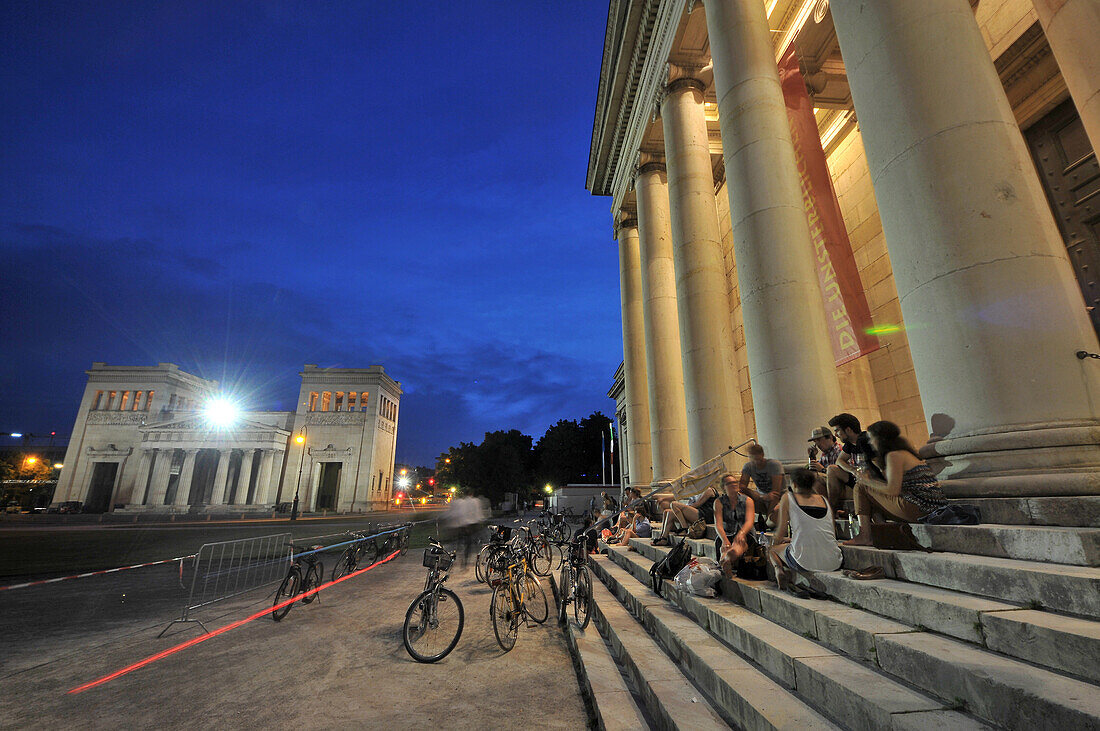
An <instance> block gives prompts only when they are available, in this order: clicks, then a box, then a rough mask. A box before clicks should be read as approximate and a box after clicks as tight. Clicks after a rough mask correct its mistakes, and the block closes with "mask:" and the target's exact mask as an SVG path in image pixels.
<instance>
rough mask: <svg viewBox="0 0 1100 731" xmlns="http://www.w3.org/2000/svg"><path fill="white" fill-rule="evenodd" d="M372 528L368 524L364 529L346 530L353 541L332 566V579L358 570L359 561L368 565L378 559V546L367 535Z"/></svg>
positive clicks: (334, 579)
mask: <svg viewBox="0 0 1100 731" xmlns="http://www.w3.org/2000/svg"><path fill="white" fill-rule="evenodd" d="M373 530H374V529H373V528H372V527H369V526H368V528H367V529H366V530H362V531H348V535H349V536H352V537H353V538H354V539H355V543H352V544H351V545H349V546H348V547H347V548H345V549H344V553H343V554H342V555H341V556H340V558H338V559H337V560H336V565H335V566H333V567H332V580H333V581H336V580H337V579H339V578H340V577H341V576H344V575H346V574H350V573H352V572H353V571H356V570H358V568H359V564H360V563H362V564H363V565H364V566H370V565H371V564H372V563H374V562H375V561H377V560H378V546H377V545H375V542H374V538H372V537H369V536H370V534H371V533H372V532H373Z"/></svg>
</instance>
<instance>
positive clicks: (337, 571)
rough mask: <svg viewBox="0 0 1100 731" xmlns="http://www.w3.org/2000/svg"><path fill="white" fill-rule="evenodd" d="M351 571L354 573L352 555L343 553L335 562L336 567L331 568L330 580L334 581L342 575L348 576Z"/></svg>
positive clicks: (346, 552)
mask: <svg viewBox="0 0 1100 731" xmlns="http://www.w3.org/2000/svg"><path fill="white" fill-rule="evenodd" d="M352 571H355V558H354V555H353V554H352V553H351V552H348V551H345V552H344V555H343V556H341V557H340V560H339V561H337V562H336V565H335V566H333V567H332V580H333V581H336V580H337V579H339V578H340V577H341V576H343V575H344V574H350V573H351V572H352Z"/></svg>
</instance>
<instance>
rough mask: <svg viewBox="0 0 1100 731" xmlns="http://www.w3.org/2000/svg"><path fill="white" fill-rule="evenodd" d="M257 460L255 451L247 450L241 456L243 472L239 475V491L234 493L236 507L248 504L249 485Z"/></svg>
mask: <svg viewBox="0 0 1100 731" xmlns="http://www.w3.org/2000/svg"><path fill="white" fill-rule="evenodd" d="M255 458H256V450H255V449H246V450H244V452H243V453H242V454H241V472H240V474H238V475H237V491H236V492H235V493H233V504H234V505H245V504H246V503H247V502H248V483H249V482H251V481H252V465H253V462H254V460H255ZM257 477H258V476H257Z"/></svg>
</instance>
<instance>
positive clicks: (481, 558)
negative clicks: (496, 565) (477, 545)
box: [474, 545, 489, 584]
mask: <svg viewBox="0 0 1100 731" xmlns="http://www.w3.org/2000/svg"><path fill="white" fill-rule="evenodd" d="M488 561H489V546H488V545H485V546H482V547H481V550H480V551H478V552H477V558H476V559H474V576H475V577H476V578H477V581H478V583H479V584H480V583H481V582H483V581H485V565H486V564H487V563H488Z"/></svg>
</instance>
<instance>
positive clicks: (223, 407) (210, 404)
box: [203, 396, 241, 429]
mask: <svg viewBox="0 0 1100 731" xmlns="http://www.w3.org/2000/svg"><path fill="white" fill-rule="evenodd" d="M203 415H204V416H205V417H206V420H207V421H208V422H210V423H211V424H212V425H214V426H215V427H217V428H219V429H228V428H229V427H231V426H233V425H234V424H236V423H237V420H238V419H240V416H241V410H240V408H239V407H238V406H237V404H235V403H233V402H232V401H230V400H229V399H227V398H226V397H224V396H218V397H216V398H212V399H210V400H209V401H207V402H206V406H205V407H204V408H203Z"/></svg>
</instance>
